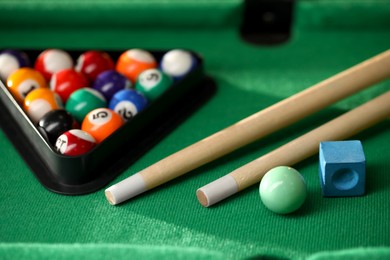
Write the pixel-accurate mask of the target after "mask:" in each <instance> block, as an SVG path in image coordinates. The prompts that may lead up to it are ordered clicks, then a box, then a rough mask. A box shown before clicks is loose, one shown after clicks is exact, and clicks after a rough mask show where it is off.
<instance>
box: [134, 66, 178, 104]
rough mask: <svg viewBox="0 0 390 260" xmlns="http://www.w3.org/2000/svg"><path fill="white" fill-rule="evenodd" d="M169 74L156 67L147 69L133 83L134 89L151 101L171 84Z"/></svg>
mask: <svg viewBox="0 0 390 260" xmlns="http://www.w3.org/2000/svg"><path fill="white" fill-rule="evenodd" d="M172 83H173V81H172V78H171V77H170V76H168V75H167V74H165V73H164V72H162V71H160V70H158V69H148V70H145V71H144V72H142V73H141V74H140V75H139V77H138V80H137V83H136V84H135V89H136V90H138V91H139V92H141V93H142V94H144V95H145V97H146V98H147V99H148V100H150V101H153V100H155V99H156V98H158V97H159V96H161V95H162V94H163V93H164V92H165V91H166V90H167V89H169V88H170V87H171V85H172Z"/></svg>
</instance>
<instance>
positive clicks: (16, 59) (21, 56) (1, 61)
mask: <svg viewBox="0 0 390 260" xmlns="http://www.w3.org/2000/svg"><path fill="white" fill-rule="evenodd" d="M29 66H30V59H29V57H28V56H27V54H26V53H25V52H22V51H18V50H11V49H9V50H4V51H2V52H1V53H0V79H1V80H3V81H4V82H5V81H6V80H7V78H8V77H9V76H10V75H11V74H12V73H13V72H15V71H16V70H17V69H20V68H22V67H29Z"/></svg>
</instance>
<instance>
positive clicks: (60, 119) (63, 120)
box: [37, 109, 80, 145]
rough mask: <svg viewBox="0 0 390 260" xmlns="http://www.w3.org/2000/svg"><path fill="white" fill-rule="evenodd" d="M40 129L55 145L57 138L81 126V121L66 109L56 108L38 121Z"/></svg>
mask: <svg viewBox="0 0 390 260" xmlns="http://www.w3.org/2000/svg"><path fill="white" fill-rule="evenodd" d="M37 128H38V130H39V132H40V133H41V134H42V136H43V137H44V138H45V139H46V140H48V141H49V143H50V144H52V145H55V143H56V141H57V138H58V137H59V136H60V135H62V134H63V133H65V132H66V131H69V130H72V129H78V128H80V125H79V123H78V122H77V121H76V119H75V118H74V117H72V115H71V114H70V113H69V112H68V111H66V110H65V109H56V110H52V111H50V112H48V113H46V114H45V115H44V116H43V117H42V118H41V119H40V120H39V122H38V127H37Z"/></svg>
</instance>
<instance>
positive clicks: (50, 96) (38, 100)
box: [23, 88, 63, 123]
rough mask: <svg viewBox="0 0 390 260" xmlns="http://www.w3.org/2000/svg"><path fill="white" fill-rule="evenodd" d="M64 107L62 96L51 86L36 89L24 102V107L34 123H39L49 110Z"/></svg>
mask: <svg viewBox="0 0 390 260" xmlns="http://www.w3.org/2000/svg"><path fill="white" fill-rule="evenodd" d="M62 107H63V105H62V101H61V98H60V97H59V96H58V95H57V94H56V93H55V92H53V91H51V90H50V89H49V88H37V89H34V90H33V91H31V92H30V93H28V95H27V96H26V98H25V99H24V103H23V109H24V111H26V113H27V115H28V116H29V117H30V119H31V121H32V122H33V123H38V121H39V120H40V119H41V118H42V117H43V116H44V115H45V114H46V113H47V112H49V111H51V110H54V109H59V108H62Z"/></svg>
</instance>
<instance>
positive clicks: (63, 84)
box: [50, 69, 89, 104]
mask: <svg viewBox="0 0 390 260" xmlns="http://www.w3.org/2000/svg"><path fill="white" fill-rule="evenodd" d="M88 86H89V81H88V78H87V77H86V76H85V75H84V74H83V73H81V72H78V71H76V70H75V69H65V70H60V71H57V72H56V73H54V74H53V76H52V77H51V80H50V89H51V90H53V91H54V92H56V93H57V94H58V95H59V96H60V97H61V99H62V102H64V104H65V103H66V101H67V100H68V98H69V96H70V95H71V94H72V93H73V92H75V91H76V90H78V89H81V88H85V87H88Z"/></svg>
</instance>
